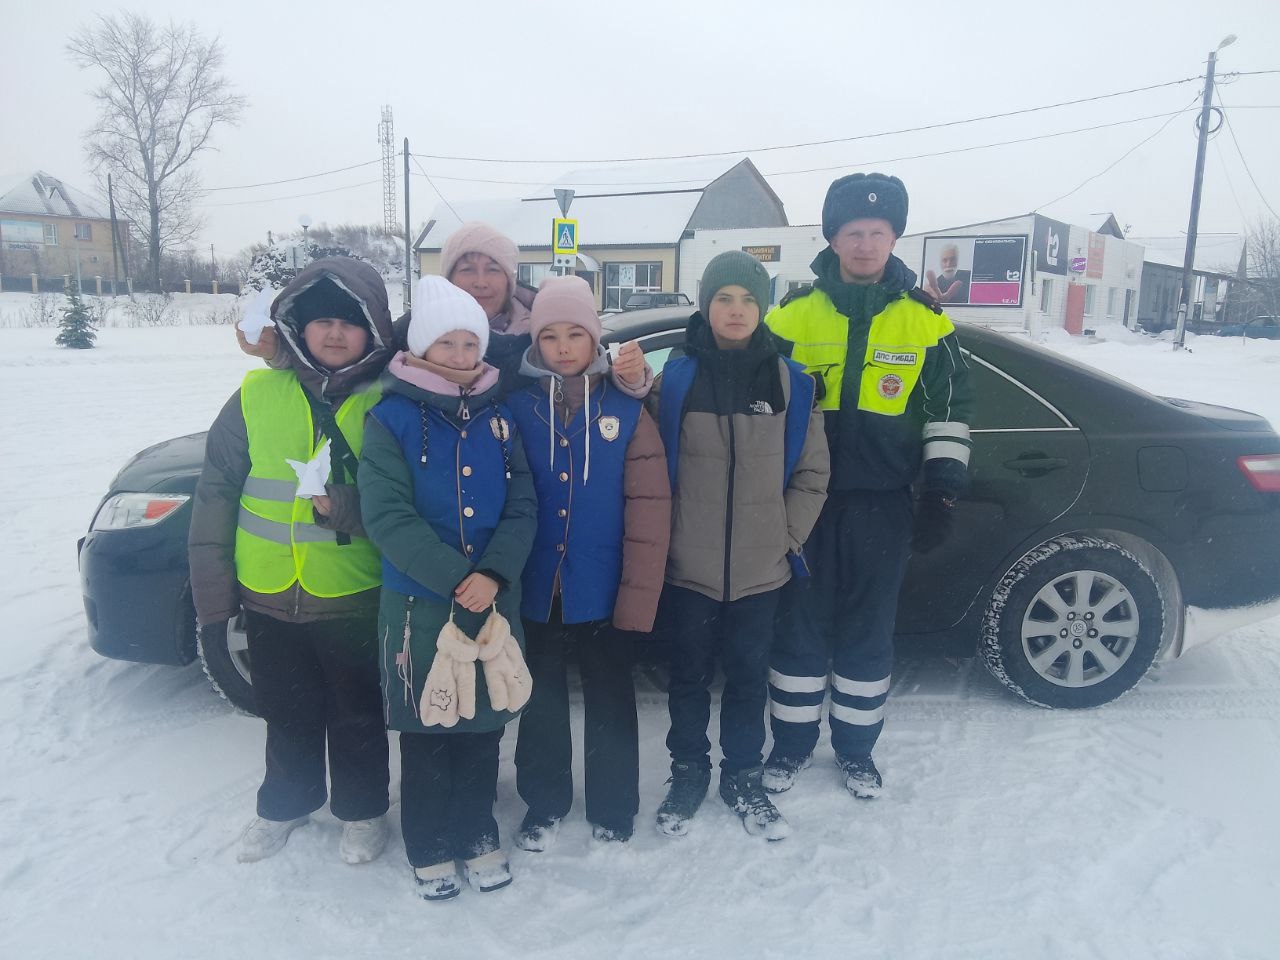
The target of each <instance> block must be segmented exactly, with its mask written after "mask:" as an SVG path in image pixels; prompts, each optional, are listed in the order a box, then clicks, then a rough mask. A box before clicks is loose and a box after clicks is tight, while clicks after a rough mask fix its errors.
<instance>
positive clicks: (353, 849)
mask: <svg viewBox="0 0 1280 960" xmlns="http://www.w3.org/2000/svg"><path fill="white" fill-rule="evenodd" d="M386 845H387V818H386V817H374V818H373V819H372V820H349V821H347V822H346V823H344V824H343V825H342V840H341V841H339V843H338V856H340V857H342V860H343V862H344V863H369V862H370V861H371V860H377V859H378V857H379V855H381V853H382V848H383V847H385V846H386Z"/></svg>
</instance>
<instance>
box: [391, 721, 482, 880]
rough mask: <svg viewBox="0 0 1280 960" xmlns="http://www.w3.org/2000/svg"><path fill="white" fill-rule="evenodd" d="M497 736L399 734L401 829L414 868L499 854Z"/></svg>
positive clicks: (475, 734) (473, 734) (478, 734)
mask: <svg viewBox="0 0 1280 960" xmlns="http://www.w3.org/2000/svg"><path fill="white" fill-rule="evenodd" d="M501 740H502V730H501V729H498V730H490V731H487V732H485V733H402V734H400V826H401V830H402V831H403V832H404V852H405V854H406V855H407V856H408V857H409V863H410V864H411V865H412V866H415V867H430V866H433V865H434V864H437V863H443V862H445V861H446V860H453V859H455V858H456V859H461V860H470V859H472V858H473V857H478V856H480V855H481V854H485V853H489V852H490V851H491V850H497V849H498V822H497V821H496V820H494V819H493V804H494V800H496V799H497V794H498V743H499V742H500V741H501Z"/></svg>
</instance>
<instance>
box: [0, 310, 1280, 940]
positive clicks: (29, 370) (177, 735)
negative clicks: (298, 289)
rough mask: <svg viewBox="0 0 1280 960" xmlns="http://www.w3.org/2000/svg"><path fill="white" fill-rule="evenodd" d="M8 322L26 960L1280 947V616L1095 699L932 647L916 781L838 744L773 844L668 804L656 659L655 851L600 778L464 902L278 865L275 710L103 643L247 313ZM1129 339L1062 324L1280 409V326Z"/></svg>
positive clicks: (3, 829)
mask: <svg viewBox="0 0 1280 960" xmlns="http://www.w3.org/2000/svg"><path fill="white" fill-rule="evenodd" d="M14 296H15V295H8V294H6V295H3V296H2V297H0V316H11V315H12V313H13V311H14V310H17V309H20V308H21V306H22V304H21V303H20V302H16V301H13V297H14ZM0 328H3V329H0V377H2V378H3V381H4V385H5V386H4V394H3V395H4V397H5V398H6V401H7V403H6V406H7V408H8V409H7V411H6V416H5V417H4V418H3V420H0V453H2V454H3V460H2V461H0V462H2V463H3V469H0V543H2V544H3V551H2V552H0V622H2V623H4V624H5V625H6V626H5V628H4V631H3V635H2V636H0V956H3V957H4V958H15V960H17V958H45V957H49V958H81V957H97V958H115V957H131V958H133V957H136V958H151V957H155V958H165V960H172V958H174V957H180V958H222V957H266V956H269V957H273V958H293V957H306V958H311V960H314V958H322V957H323V958H327V957H355V956H369V955H378V956H386V957H399V956H422V957H426V956H453V957H462V956H470V957H498V956H502V957H557V958H561V957H563V958H570V957H575V958H576V957H583V958H595V957H602V956H614V957H641V956H643V957H662V958H668V957H744V958H745V957H780V956H792V957H864V958H875V957H892V958H895V960H907V958H942V957H947V958H951V957H955V958H983V960H991V958H1019V960H1024V958H1075V957H1086V958H1102V960H1113V958H1114V960H1133V958H1147V957H1152V958H1155V957H1158V958H1161V960H1183V958H1185V960H1192V958H1197V960H1199V958H1204V960H1209V958H1213V960H1222V958H1238V960H1244V958H1251V960H1252V958H1273V957H1276V956H1280V911H1278V910H1277V907H1276V905H1277V901H1278V895H1280V881H1278V874H1277V870H1276V861H1277V854H1278V853H1280V818H1277V817H1276V815H1275V803H1276V801H1275V798H1276V797H1277V796H1280V620H1272V621H1269V622H1266V623H1262V624H1258V625H1255V626H1252V627H1248V628H1245V629H1241V630H1238V631H1236V632H1235V633H1232V634H1230V635H1228V636H1225V637H1222V638H1220V639H1218V640H1216V641H1214V642H1213V643H1210V644H1208V645H1206V646H1204V647H1202V648H1199V649H1197V650H1194V651H1192V652H1191V653H1190V654H1188V655H1187V656H1186V657H1184V658H1183V659H1182V660H1180V661H1177V662H1175V663H1172V664H1167V665H1163V666H1158V667H1157V668H1156V669H1155V670H1154V671H1153V673H1152V675H1151V676H1150V677H1149V678H1148V679H1147V680H1146V681H1145V682H1144V683H1143V684H1142V685H1141V686H1140V687H1139V688H1138V689H1137V690H1136V691H1135V692H1134V693H1132V694H1131V695H1129V696H1128V697H1125V698H1124V699H1122V700H1121V701H1119V702H1117V703H1115V704H1112V705H1110V706H1107V707H1104V708H1101V709H1098V710H1093V711H1089V712H1085V713H1063V712H1057V713H1054V712H1048V711H1044V710H1039V709H1036V708H1033V707H1030V706H1027V705H1025V704H1023V703H1021V702H1019V701H1017V700H1016V699H1014V698H1013V697H1012V696H1010V695H1008V694H1007V693H1006V692H1005V691H1004V690H1003V688H1001V687H999V686H998V685H997V684H996V683H995V681H993V680H992V679H991V678H990V677H989V676H988V675H987V674H986V672H985V671H984V670H983V668H982V667H981V665H980V664H978V663H977V662H976V661H974V660H973V659H962V660H943V659H930V658H923V657H915V658H913V657H912V656H911V654H910V652H907V653H906V656H905V659H904V661H903V662H902V663H901V664H900V665H899V667H898V669H897V672H896V674H895V677H894V687H893V693H892V696H891V698H890V707H889V717H888V723H887V726H886V729H885V734H884V737H883V739H882V741H881V746H880V747H879V750H878V753H877V757H878V760H879V761H880V764H881V768H882V770H883V771H884V774H885V778H886V782H887V791H886V794H885V796H884V797H883V798H882V799H880V800H878V801H874V802H869V803H855V802H854V801H852V800H851V799H850V798H849V796H848V795H847V794H846V793H845V791H844V789H843V787H842V786H841V785H840V783H839V781H838V779H837V776H836V771H835V768H834V766H833V764H832V763H831V760H830V752H829V748H828V747H827V746H826V744H825V739H824V743H823V744H822V745H820V747H819V752H818V760H817V762H816V763H815V765H814V766H813V767H812V768H810V769H809V770H808V771H807V772H806V773H805V774H803V775H802V778H801V780H800V783H799V785H798V786H797V788H796V789H795V790H794V791H793V792H792V793H790V794H788V795H786V796H784V797H782V798H780V801H779V806H780V807H781V809H782V810H783V811H784V812H785V813H786V815H787V816H788V818H789V819H790V820H791V822H792V824H793V826H794V828H795V834H794V836H793V837H792V838H791V839H789V840H787V841H786V842H785V843H781V844H777V845H774V846H765V845H764V844H762V843H760V842H758V841H755V840H752V839H751V838H749V837H748V836H747V835H746V834H745V833H743V831H742V828H741V826H740V825H739V824H738V822H737V821H736V819H735V818H733V817H732V816H731V815H730V814H729V813H728V812H727V811H726V810H725V808H724V807H723V806H722V805H721V804H720V802H719V801H718V799H716V798H715V797H714V795H713V796H712V797H711V798H709V799H708V802H707V804H706V806H705V807H704V808H703V811H702V812H701V813H700V814H699V816H698V818H697V820H696V821H695V824H694V830H693V832H692V834H691V836H690V837H689V838H687V839H685V840H683V841H673V840H667V839H664V838H662V837H659V836H658V835H657V834H656V833H655V832H654V831H653V829H652V827H651V818H652V814H653V810H654V809H655V807H656V806H657V804H658V802H659V800H660V798H661V796H662V793H663V789H664V787H663V780H664V779H665V776H666V773H665V770H666V755H665V750H664V747H663V736H664V734H665V707H664V704H663V701H662V698H661V696H660V694H658V693H657V692H656V691H654V690H652V688H649V687H647V686H646V687H643V688H642V707H641V717H642V720H641V730H642V747H641V762H642V765H643V768H642V769H643V777H642V784H641V805H642V810H641V815H640V819H639V821H638V824H637V826H638V829H637V833H636V836H635V839H634V840H633V841H632V842H631V843H630V844H627V845H626V846H622V847H617V846H609V847H607V848H606V847H602V846H601V845H598V844H595V843H593V842H592V841H591V840H590V835H589V833H590V832H589V829H588V827H587V825H586V823H585V821H584V820H583V818H582V814H581V804H580V803H579V804H578V807H577V808H576V809H575V812H574V813H573V814H572V815H571V818H570V820H569V822H568V823H567V824H566V826H565V829H564V830H563V831H562V833H561V838H560V842H559V844H558V845H557V846H556V847H555V848H554V849H553V850H552V851H551V852H549V853H546V854H542V855H530V854H524V853H522V852H520V851H514V852H513V854H512V863H513V868H514V871H515V875H516V880H515V883H514V884H513V885H512V886H511V887H510V888H508V889H507V890H505V891H502V892H499V893H495V894H493V895H490V896H480V895H478V894H474V893H472V892H471V891H464V892H463V895H462V896H461V897H460V898H459V899H458V900H456V901H454V902H453V903H451V904H447V905H432V904H424V903H422V902H421V901H419V900H417V899H416V898H415V897H414V896H413V894H412V892H411V891H410V886H409V877H408V871H407V868H406V866H405V864H404V860H403V851H402V849H401V848H400V846H399V835H398V832H397V834H396V836H395V837H393V840H392V843H391V845H390V846H389V847H388V850H387V852H386V853H385V854H384V855H383V857H382V858H381V859H380V860H379V861H377V862H375V863H373V864H370V865H367V866H362V867H351V866H347V865H344V864H343V863H341V862H340V861H339V860H338V857H337V842H338V832H339V831H338V826H337V824H336V822H335V821H334V820H333V818H332V817H331V816H329V815H328V813H327V812H322V813H321V814H319V815H317V816H316V818H315V822H314V823H313V824H312V825H310V826H308V827H306V828H305V829H303V830H300V831H298V832H297V833H295V834H294V835H293V837H292V839H291V840H290V841H289V844H288V846H287V847H286V849H285V851H284V852H283V853H282V854H281V855H280V856H278V857H276V858H275V859H273V860H268V861H265V862H262V863H260V864H256V865H241V864H238V863H236V860H235V850H234V844H235V840H236V838H237V835H238V833H239V830H240V828H241V826H242V825H243V823H244V822H245V821H246V820H247V819H248V818H249V817H250V816H251V815H252V811H253V803H254V791H255V789H256V787H257V784H258V778H259V775H260V770H261V762H262V761H261V755H262V745H263V727H262V725H261V723H260V722H259V721H257V720H255V719H253V718H250V717H246V716H241V715H237V714H236V713H234V712H232V711H231V709H230V708H229V707H228V706H227V705H226V704H225V703H224V702H222V701H221V700H219V699H218V698H217V697H216V696H215V695H214V694H213V693H212V692H211V691H210V689H209V687H208V686H207V684H206V683H205V681H204V678H203V676H202V674H201V673H200V670H199V668H198V667H195V666H192V667H189V668H184V669H178V668H170V667H151V666H143V665H136V664H125V663H117V662H113V661H108V660H104V659H102V658H100V657H98V656H97V655H96V654H94V653H93V652H92V651H91V650H90V649H89V648H88V646H87V643H86V642H85V627H84V615H83V611H82V607H81V602H80V593H79V584H78V579H77V573H76V563H75V543H76V539H77V538H78V537H79V536H81V535H83V532H84V528H85V525H86V524H87V522H88V520H89V517H90V514H91V512H92V510H93V508H94V506H95V505H96V503H97V501H98V499H99V497H100V496H101V495H102V493H103V491H104V490H105V489H106V486H107V483H108V481H109V480H110V478H111V476H112V475H113V474H114V473H115V471H116V470H117V469H118V468H119V466H120V465H121V464H122V463H123V461H124V460H125V459H126V458H127V457H128V456H129V455H130V454H131V453H133V452H134V451H136V450H137V449H139V448H141V447H143V446H145V445H147V444H149V443H152V442H155V441H158V440H162V439H165V438H167V437H170V436H174V435H177V434H180V433H186V432H191V431H195V430H201V429H204V428H205V427H207V425H208V424H209V422H210V421H211V420H212V419H213V417H214V414H215V413H216V411H217V409H218V407H219V406H220V404H221V403H222V402H223V400H224V399H225V398H226V396H227V395H228V394H229V393H230V392H231V390H232V389H234V387H235V386H236V384H237V382H238V380H239V377H240V374H241V373H242V372H243V371H244V370H246V369H249V368H250V367H251V366H252V362H251V361H249V360H248V359H247V358H245V357H243V356H241V355H240V354H239V352H238V351H237V349H236V347H235V345H234V342H233V340H232V336H231V332H230V330H229V329H228V328H226V327H210V326H180V327H161V328H155V329H131V328H109V329H106V330H103V331H102V332H101V334H100V339H99V343H100V346H99V347H98V348H97V349H95V350H91V351H85V352H76V351H68V350H61V349H58V348H55V347H54V346H53V342H52V341H53V331H51V330H48V329H22V328H21V325H20V323H18V322H13V323H8V322H4V321H3V320H0ZM1102 333H1103V335H1104V336H1110V337H1112V339H1109V340H1108V341H1107V342H1103V343H1095V344H1086V343H1082V342H1080V341H1071V340H1070V339H1069V338H1066V337H1065V336H1063V337H1061V338H1055V339H1053V340H1052V341H1051V343H1050V346H1052V347H1053V348H1054V349H1057V350H1060V351H1061V352H1063V353H1065V354H1068V355H1070V356H1072V357H1074V358H1076V359H1079V360H1082V361H1085V362H1087V363H1091V364H1094V365H1096V366H1098V367H1100V368H1102V369H1104V370H1107V371H1109V372H1111V373H1113V374H1115V375H1117V376H1120V377H1123V378H1125V379H1127V380H1130V381H1132V382H1134V383H1137V384H1139V385H1141V386H1143V387H1146V388H1148V389H1152V390H1154V391H1156V392H1160V393H1166V394H1175V395H1182V396H1187V397H1191V398H1193V399H1198V400H1205V401H1209V402H1215V403H1224V404H1228V405H1233V406H1239V407H1245V408H1249V409H1254V410H1257V411H1259V412H1261V413H1264V414H1266V415H1267V416H1268V417H1269V418H1270V419H1271V421H1272V422H1273V423H1275V424H1280V383H1278V380H1280V343H1267V342H1261V341H1249V342H1247V343H1241V342H1240V341H1235V340H1233V341H1225V340H1224V341H1215V340H1208V339H1199V340H1196V341H1195V342H1194V344H1193V351H1192V352H1189V353H1188V352H1181V353H1175V352H1173V351H1172V350H1171V349H1170V348H1169V346H1168V344H1166V343H1161V342H1157V341H1153V340H1150V339H1145V338H1138V337H1134V336H1132V335H1129V334H1126V333H1125V332H1124V331H1114V330H1106V331H1102ZM513 740H514V737H513V736H512V735H508V736H507V738H506V740H505V741H504V744H503V766H502V773H501V782H500V784H499V804H498V818H499V823H500V824H501V825H502V827H503V829H504V830H505V831H507V832H508V833H509V832H510V831H511V830H513V829H514V828H515V826H516V825H517V824H518V823H519V819H520V816H521V814H522V813H523V808H522V805H521V804H520V802H519V800H518V798H517V797H516V796H515V787H514V774H513V770H512V767H511V750H512V744H513ZM393 756H394V751H393ZM397 773H398V772H397V771H393V783H394V782H395V780H396V779H398V776H397ZM579 798H580V793H579ZM396 809H397V808H393V814H394V813H395V812H396Z"/></svg>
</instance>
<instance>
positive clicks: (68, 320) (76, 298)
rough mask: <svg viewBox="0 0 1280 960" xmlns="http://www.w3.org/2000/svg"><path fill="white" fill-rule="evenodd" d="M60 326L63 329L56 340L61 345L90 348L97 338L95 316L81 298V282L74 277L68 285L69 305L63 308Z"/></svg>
mask: <svg viewBox="0 0 1280 960" xmlns="http://www.w3.org/2000/svg"><path fill="white" fill-rule="evenodd" d="M58 326H59V327H60V328H61V329H59V331H58V337H57V340H56V342H57V344H58V346H60V347H73V348H74V349H76V350H88V349H89V348H91V347H92V346H93V341H94V340H95V339H96V338H97V334H96V333H95V332H94V330H93V317H92V316H91V315H90V314H89V308H88V307H86V306H85V305H84V301H83V300H82V299H80V284H79V283H78V282H76V281H75V280H74V279H73V280H71V281H70V282H69V283H68V285H67V305H66V306H65V307H63V308H62V321H61V322H60V323H59V324H58Z"/></svg>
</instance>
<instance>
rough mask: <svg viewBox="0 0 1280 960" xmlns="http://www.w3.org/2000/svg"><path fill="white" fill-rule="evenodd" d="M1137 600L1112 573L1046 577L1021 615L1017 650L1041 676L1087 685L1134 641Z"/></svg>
mask: <svg viewBox="0 0 1280 960" xmlns="http://www.w3.org/2000/svg"><path fill="white" fill-rule="evenodd" d="M1141 626H1142V623H1141V616H1140V614H1139V612H1138V605H1137V602H1136V601H1135V600H1134V598H1133V595H1132V594H1131V593H1130V592H1129V590H1128V588H1127V587H1126V586H1125V585H1124V584H1123V583H1122V582H1121V581H1120V580H1119V579H1117V578H1116V577H1114V576H1112V575H1111V574H1108V573H1102V572H1101V571H1098V570H1072V571H1071V572H1069V573H1065V574H1063V575H1061V576H1059V577H1055V578H1054V579H1053V580H1050V581H1049V582H1048V583H1046V584H1045V585H1044V586H1043V587H1041V588H1040V589H1039V590H1038V591H1036V594H1035V596H1034V597H1032V598H1031V601H1030V602H1029V603H1028V604H1027V607H1026V611H1025V612H1024V613H1023V616H1022V652H1023V655H1024V656H1025V657H1026V659H1027V663H1028V664H1029V665H1030V666H1031V669H1032V670H1034V671H1035V672H1036V674H1037V676H1039V677H1040V678H1041V679H1043V680H1046V681H1048V682H1049V683H1052V684H1054V685H1056V686H1060V687H1072V688H1082V687H1092V686H1095V685H1096V684H1099V683H1102V682H1103V681H1105V680H1107V679H1109V678H1110V677H1113V676H1115V674H1116V673H1117V672H1118V671H1120V670H1121V669H1122V668H1123V667H1124V665H1125V664H1126V663H1128V662H1129V659H1130V658H1131V657H1132V656H1133V652H1134V650H1135V649H1136V647H1137V644H1138V636H1139V634H1140V631H1141Z"/></svg>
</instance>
